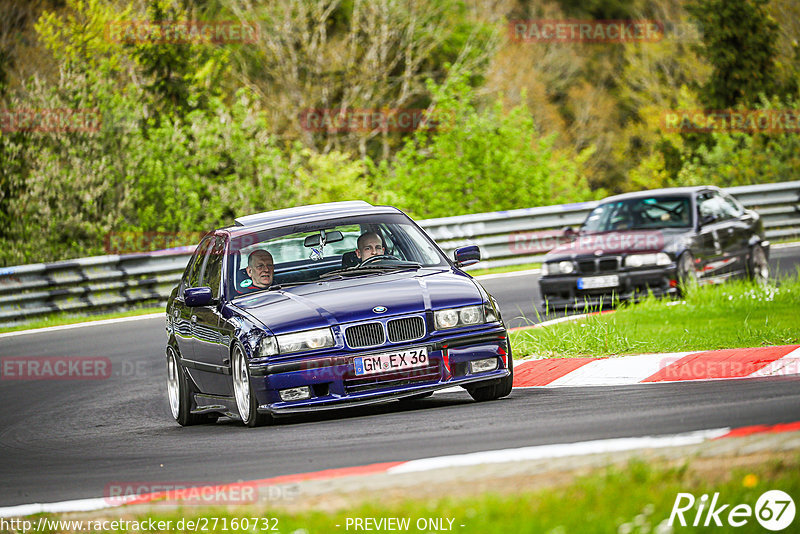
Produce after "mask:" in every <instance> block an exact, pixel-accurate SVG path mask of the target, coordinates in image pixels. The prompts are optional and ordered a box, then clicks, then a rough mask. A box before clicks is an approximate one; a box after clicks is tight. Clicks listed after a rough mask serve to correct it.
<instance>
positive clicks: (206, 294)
mask: <svg viewBox="0 0 800 534" xmlns="http://www.w3.org/2000/svg"><path fill="white" fill-rule="evenodd" d="M212 300H213V297H212V295H211V288H210V287H190V288H187V289H185V290H184V291H183V301H184V302H185V303H186V305H187V306H189V307H191V308H196V307H199V306H208V305H209V304H211V301H212Z"/></svg>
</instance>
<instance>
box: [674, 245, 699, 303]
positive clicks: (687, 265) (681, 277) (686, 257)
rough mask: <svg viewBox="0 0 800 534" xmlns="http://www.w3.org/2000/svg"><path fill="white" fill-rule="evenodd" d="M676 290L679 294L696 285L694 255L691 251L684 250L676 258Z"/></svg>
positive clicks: (684, 293) (683, 294)
mask: <svg viewBox="0 0 800 534" xmlns="http://www.w3.org/2000/svg"><path fill="white" fill-rule="evenodd" d="M677 275H678V291H679V292H680V294H681V296H686V293H687V292H689V291H691V290H692V289H694V288H695V287H697V271H695V269H694V256H692V253H691V252H684V253H683V254H681V256H680V258H678V267H677Z"/></svg>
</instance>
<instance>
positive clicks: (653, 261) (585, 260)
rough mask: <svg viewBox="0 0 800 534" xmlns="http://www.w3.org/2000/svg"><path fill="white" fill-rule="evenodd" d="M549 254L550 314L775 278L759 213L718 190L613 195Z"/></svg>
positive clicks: (545, 280)
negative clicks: (688, 289) (688, 288)
mask: <svg viewBox="0 0 800 534" xmlns="http://www.w3.org/2000/svg"><path fill="white" fill-rule="evenodd" d="M564 233H565V237H566V238H567V239H566V241H567V242H566V243H564V244H561V245H560V246H558V247H556V248H554V249H553V250H551V251H550V252H548V253H547V255H546V256H545V260H544V262H543V264H542V276H541V277H540V279H539V285H540V288H541V293H542V299H543V302H542V306H543V308H544V309H554V308H555V309H559V308H567V307H569V308H577V307H585V306H597V305H603V304H610V303H611V302H612V301H613V300H616V299H619V300H620V301H624V300H637V299H639V298H641V297H643V296H645V295H647V294H648V292H651V293H652V294H654V295H657V296H662V295H679V294H680V292H681V289H682V288H683V287H684V286H685V284H694V283H698V284H707V283H720V282H724V281H725V280H727V279H729V278H732V277H743V276H748V277H750V278H753V279H755V280H757V281H759V282H765V281H766V280H767V278H768V277H769V265H768V263H767V259H768V255H769V242H768V241H766V240H765V238H764V226H763V223H762V221H761V218H760V217H759V215H758V213H756V212H755V211H752V210H748V209H745V208H744V207H743V206H742V205H741V204H740V203H739V202H738V201H737V200H736V199H735V198H733V197H732V196H730V195H728V194H727V193H725V192H724V191H722V190H720V189H719V188H717V187H713V186H700V187H681V188H671V189H659V190H654V191H641V192H637V193H627V194H623V195H617V196H613V197H609V198H606V199H605V200H603V201H602V202H601V203H600V205H598V206H597V207H596V208H595V209H594V210H592V212H591V213H589V215H588V216H587V217H586V220H585V221H584V223H583V224H582V225H581V227H580V228H579V229H578V230H577V231H575V230H573V229H571V228H567V229H565V231H564Z"/></svg>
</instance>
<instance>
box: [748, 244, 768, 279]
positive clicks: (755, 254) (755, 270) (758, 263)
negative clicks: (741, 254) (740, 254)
mask: <svg viewBox="0 0 800 534" xmlns="http://www.w3.org/2000/svg"><path fill="white" fill-rule="evenodd" d="M748 274H749V276H750V279H751V280H752V281H753V282H755V283H756V284H758V285H760V286H763V285H766V284H767V282H768V281H769V262H768V261H767V254H766V253H765V252H764V249H763V248H762V246H761V245H755V246H754V247H753V251H752V253H751V254H750V265H748Z"/></svg>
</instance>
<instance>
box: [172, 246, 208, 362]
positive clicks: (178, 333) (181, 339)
mask: <svg viewBox="0 0 800 534" xmlns="http://www.w3.org/2000/svg"><path fill="white" fill-rule="evenodd" d="M211 242H212V239H211V238H206V239H204V240H203V241H201V242H200V245H198V246H197V249H196V250H195V253H194V256H192V258H191V259H190V260H189V263H188V265H187V267H186V270H185V271H184V273H183V278H181V283H180V287H179V288H178V294H177V296H176V297H175V299H174V300H173V303H172V309H171V310H169V311H170V313H171V314H172V323H173V328H174V331H175V340H176V342H177V343H178V350H179V351H180V354H181V358H182V359H183V360H184V361H187V360H188V361H192V360H194V343H193V336H194V331H193V327H194V324H193V322H192V316H193V315H194V308H191V307H189V306H187V305H186V302H185V301H184V298H183V293H184V291H185V290H186V288H189V287H197V284H199V283H200V275H201V272H202V267H203V262H204V261H205V258H206V255H205V252H206V250H208V247H210V246H211Z"/></svg>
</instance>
